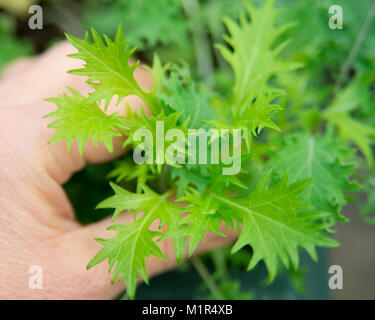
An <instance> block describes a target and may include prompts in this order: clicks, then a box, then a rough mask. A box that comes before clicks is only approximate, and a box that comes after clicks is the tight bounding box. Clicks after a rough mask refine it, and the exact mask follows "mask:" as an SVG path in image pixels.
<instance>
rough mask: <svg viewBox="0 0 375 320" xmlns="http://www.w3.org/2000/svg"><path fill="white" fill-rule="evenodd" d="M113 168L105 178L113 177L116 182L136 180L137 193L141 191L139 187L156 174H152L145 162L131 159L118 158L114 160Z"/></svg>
mask: <svg viewBox="0 0 375 320" xmlns="http://www.w3.org/2000/svg"><path fill="white" fill-rule="evenodd" d="M115 166H116V167H115V168H114V169H113V170H111V171H110V172H109V173H108V175H107V179H113V178H115V181H116V183H119V182H121V181H130V180H133V179H135V180H137V193H140V192H141V188H142V186H143V185H145V184H146V182H147V181H148V180H150V179H154V178H155V177H156V175H154V174H152V173H151V172H150V171H151V168H152V167H151V166H150V165H147V164H138V165H137V164H135V163H134V161H133V160H132V159H129V158H127V159H125V160H119V161H116V162H115Z"/></svg>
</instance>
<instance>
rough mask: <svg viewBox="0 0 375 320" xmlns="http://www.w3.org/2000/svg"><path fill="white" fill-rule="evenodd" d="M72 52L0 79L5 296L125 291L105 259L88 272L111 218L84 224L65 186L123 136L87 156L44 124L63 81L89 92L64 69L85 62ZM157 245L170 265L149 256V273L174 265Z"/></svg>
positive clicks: (140, 73)
mask: <svg viewBox="0 0 375 320" xmlns="http://www.w3.org/2000/svg"><path fill="white" fill-rule="evenodd" d="M73 52H75V50H74V49H73V48H72V47H71V46H70V45H69V44H68V43H66V42H63V43H60V44H58V45H56V46H55V47H53V48H52V49H50V50H48V51H47V52H46V53H44V54H42V55H40V56H38V57H34V58H27V59H21V60H17V61H15V62H13V63H12V64H11V65H10V66H8V68H6V70H5V71H4V72H3V74H2V76H1V78H0V299H111V298H114V297H115V296H116V295H118V294H120V293H121V291H123V290H124V283H116V284H114V285H111V284H110V278H111V275H110V274H109V273H108V264H107V262H104V263H101V264H100V265H98V266H95V267H94V268H92V269H90V270H86V265H87V263H88V261H89V260H90V259H91V258H92V257H93V256H94V255H95V253H96V252H97V251H98V250H99V249H100V248H101V245H100V244H98V243H97V242H95V241H94V240H93V239H94V238H96V237H99V238H109V237H111V236H113V235H114V234H115V232H114V231H107V230H106V227H107V226H109V225H111V224H112V222H111V218H107V219H105V220H102V221H99V222H97V223H94V224H91V225H88V226H82V225H80V224H79V223H78V222H77V221H76V220H75V212H74V209H73V208H72V205H71V203H70V202H69V199H68V197H67V195H66V194H65V192H64V190H63V188H62V187H61V185H62V184H64V183H65V182H67V181H68V180H69V178H70V177H71V176H72V175H73V174H74V173H75V172H77V171H79V170H81V169H82V168H83V167H84V166H85V164H87V163H102V162H106V161H110V160H112V159H114V158H116V157H118V156H119V155H120V154H121V152H122V149H121V147H120V144H119V142H120V139H118V140H115V141H114V145H115V151H114V153H113V154H111V153H109V152H108V151H106V150H105V148H104V147H103V146H102V145H100V144H99V145H98V146H93V145H91V144H90V143H89V144H88V145H87V146H86V149H85V152H84V155H83V157H80V156H79V153H78V148H77V145H76V144H73V147H72V149H71V150H70V151H69V152H68V151H67V150H66V146H65V142H64V141H60V142H56V143H53V144H48V143H47V142H48V140H49V139H50V138H51V136H52V135H53V133H54V131H53V130H51V129H48V128H47V125H48V123H49V122H51V120H52V119H43V118H42V116H44V115H45V114H47V113H49V112H50V111H52V110H54V109H55V108H56V106H55V105H54V104H52V103H50V102H46V101H44V99H45V98H48V97H53V96H56V95H59V94H61V93H62V92H67V91H66V90H65V89H64V88H65V87H66V86H69V87H72V88H75V89H77V90H79V91H80V92H81V93H83V94H85V93H87V92H89V90H90V88H89V87H88V85H87V84H86V83H85V78H82V77H77V76H73V75H68V74H67V73H66V71H67V70H70V69H75V68H79V67H80V66H81V65H82V62H81V61H79V60H75V59H71V58H68V57H66V54H68V53H73ZM135 77H136V79H137V81H138V82H139V83H140V84H141V85H143V86H146V87H150V86H151V85H152V83H151V80H150V75H149V74H148V72H147V71H145V69H142V68H138V69H137V70H136V72H135ZM126 100H127V103H129V104H130V105H131V106H132V107H134V108H137V107H138V106H139V105H140V104H141V101H140V100H139V99H138V98H136V97H128V98H127V99H126ZM114 107H115V106H114V105H113V104H112V105H111V107H110V108H109V109H110V111H109V112H113V111H114ZM123 109H124V108H121V106H119V107H116V111H119V110H123ZM93 210H94V209H93ZM116 222H117V223H130V222H132V216H131V215H130V214H128V213H126V212H124V213H123V214H121V215H120V217H119V218H118V220H117V221H116ZM223 231H224V232H225V233H227V234H228V236H227V237H226V238H223V237H219V236H216V235H214V234H211V233H207V235H206V242H203V243H201V244H200V245H199V247H198V249H197V251H198V252H205V251H208V250H212V249H214V248H216V247H221V246H223V245H226V244H228V243H230V242H232V241H233V240H234V239H235V234H234V233H232V232H230V231H229V230H226V229H225V230H224V229H223ZM159 246H160V248H161V250H162V251H163V252H164V254H165V256H166V258H167V262H162V261H160V260H158V259H156V258H153V257H151V258H150V259H149V261H148V263H147V270H148V274H149V276H150V277H152V276H154V275H157V274H159V273H162V272H165V271H167V270H169V269H171V268H173V267H175V264H176V262H175V254H174V249H173V244H172V242H171V241H170V240H164V241H161V242H160V243H159ZM31 265H39V266H41V267H42V269H43V289H41V290H39V289H30V288H29V279H30V277H31V276H32V275H31V274H30V273H29V268H30V266H31Z"/></svg>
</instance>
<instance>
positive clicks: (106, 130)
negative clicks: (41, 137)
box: [45, 89, 127, 154]
mask: <svg viewBox="0 0 375 320" xmlns="http://www.w3.org/2000/svg"><path fill="white" fill-rule="evenodd" d="M70 92H71V94H72V96H68V95H67V94H62V95H61V96H59V97H57V98H50V99H48V101H50V102H53V103H55V104H56V105H57V106H58V108H57V110H55V111H53V112H51V113H49V114H48V115H46V116H45V117H48V118H57V119H56V120H55V121H53V122H52V123H51V124H49V126H48V127H49V128H52V129H56V133H55V135H54V136H53V137H52V138H51V140H50V143H52V142H55V141H59V140H66V143H67V147H68V149H70V147H71V145H72V143H73V141H74V140H75V139H77V140H78V148H79V152H80V153H81V154H82V153H83V150H84V148H85V145H86V142H87V139H88V138H91V139H92V142H93V143H94V145H96V144H98V142H99V141H100V142H102V143H103V144H104V145H105V147H106V148H107V149H108V150H109V151H110V152H112V151H113V145H112V138H113V137H115V136H121V133H120V132H119V131H117V130H122V131H124V130H125V129H127V127H126V125H125V123H124V121H123V119H122V118H121V117H120V116H118V115H117V113H113V114H111V115H107V114H105V113H104V111H103V110H101V109H100V108H99V106H98V105H97V103H96V102H90V101H88V99H87V98H85V97H84V96H82V95H81V94H80V93H79V92H77V91H76V90H74V89H70ZM116 129H117V130H116Z"/></svg>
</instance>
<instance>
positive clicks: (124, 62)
mask: <svg viewBox="0 0 375 320" xmlns="http://www.w3.org/2000/svg"><path fill="white" fill-rule="evenodd" d="M91 33H92V37H93V41H92V42H91V41H90V39H89V34H88V33H86V35H85V38H84V40H81V39H78V38H76V37H74V36H71V35H68V34H67V35H66V37H67V38H68V40H69V41H70V43H71V44H72V45H73V46H74V47H75V48H76V49H77V50H78V52H77V53H74V54H71V55H69V56H70V57H72V58H75V59H80V60H84V61H85V62H86V64H85V66H84V67H83V68H81V69H75V70H71V71H69V73H72V74H75V75H79V76H85V77H88V83H89V84H90V85H91V86H92V87H93V88H94V89H95V91H94V92H93V93H91V94H90V97H89V99H88V102H94V101H100V100H102V99H103V100H105V103H106V107H107V106H108V104H109V102H110V101H111V99H112V97H113V96H116V95H117V96H118V100H117V103H120V102H121V100H122V99H123V98H125V97H126V96H129V95H137V96H138V97H140V98H141V99H142V100H143V101H144V102H145V103H146V105H147V107H148V108H149V109H150V110H151V111H152V112H157V110H156V109H155V104H154V99H153V97H152V96H151V95H150V94H148V93H146V92H145V91H143V90H142V89H141V87H140V86H139V85H138V83H137V81H136V80H135V78H134V74H133V73H134V70H135V69H136V68H137V67H138V64H139V63H138V62H137V63H135V64H133V65H132V66H130V65H129V62H128V60H129V59H130V58H131V56H132V54H133V53H134V51H135V48H132V49H126V46H127V44H128V42H127V41H124V36H123V32H122V27H121V25H120V26H119V28H118V31H117V34H116V38H115V40H114V41H112V40H111V39H109V38H108V37H107V36H104V39H105V42H103V40H102V39H101V38H100V36H99V35H98V33H97V32H96V31H95V30H94V29H91Z"/></svg>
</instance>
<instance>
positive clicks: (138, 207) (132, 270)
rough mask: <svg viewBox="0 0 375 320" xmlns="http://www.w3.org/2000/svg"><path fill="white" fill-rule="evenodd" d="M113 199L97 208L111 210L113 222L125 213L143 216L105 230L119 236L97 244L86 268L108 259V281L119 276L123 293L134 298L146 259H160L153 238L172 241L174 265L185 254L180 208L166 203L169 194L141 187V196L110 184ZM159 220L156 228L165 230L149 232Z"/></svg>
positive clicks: (161, 256) (145, 273)
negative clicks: (123, 282) (174, 254)
mask: <svg viewBox="0 0 375 320" xmlns="http://www.w3.org/2000/svg"><path fill="white" fill-rule="evenodd" d="M111 186H112V188H113V190H114V191H115V195H114V196H112V197H111V198H109V199H106V200H104V201H103V202H101V203H100V204H99V205H98V208H114V209H115V212H114V214H113V220H115V219H116V218H117V216H118V215H119V214H120V213H121V212H123V211H125V210H128V211H133V212H134V217H135V218H136V217H137V215H138V214H139V213H140V212H141V211H142V212H143V215H142V217H140V218H139V219H138V220H136V221H135V222H134V223H132V224H128V225H114V226H111V227H109V230H117V231H119V233H118V234H117V235H116V236H114V237H113V238H111V239H107V240H103V239H97V241H98V242H99V243H101V244H103V248H102V249H101V250H100V251H99V252H98V253H97V255H96V256H95V257H94V258H93V259H92V260H91V261H90V263H89V264H88V266H87V267H88V268H91V267H92V266H94V265H96V264H98V263H100V262H101V261H103V260H105V259H107V258H108V259H109V265H110V268H112V267H114V272H113V277H112V281H113V282H114V281H116V279H117V277H118V276H119V275H120V273H122V275H121V276H120V277H121V278H122V279H124V280H125V281H126V284H127V292H128V294H129V296H130V297H132V298H134V294H135V281H136V279H137V278H138V277H139V274H138V272H140V273H141V274H142V277H143V278H144V279H145V280H146V282H147V272H146V264H145V262H146V259H147V258H148V257H149V256H150V255H154V256H156V257H158V258H160V259H164V254H163V253H162V252H161V250H160V248H159V247H158V245H157V244H156V243H155V242H154V241H153V239H154V238H155V237H157V238H159V239H160V238H162V239H167V238H172V239H173V242H174V245H175V249H176V258H177V261H181V259H182V255H183V253H184V251H185V232H184V228H183V225H182V224H181V223H180V222H181V216H180V208H179V207H177V206H175V205H173V204H172V203H171V202H169V201H168V197H169V196H170V195H171V194H170V193H166V194H163V195H158V194H156V193H155V192H153V191H152V190H151V189H149V188H147V187H145V186H144V187H143V193H140V194H137V193H131V192H129V191H127V190H125V189H123V188H121V187H119V186H117V185H115V184H113V183H112V184H111ZM156 220H159V221H160V222H159V228H161V227H162V226H163V225H164V224H166V225H167V230H166V231H165V232H162V231H151V230H150V227H151V225H152V224H153V223H155V221H156Z"/></svg>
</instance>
